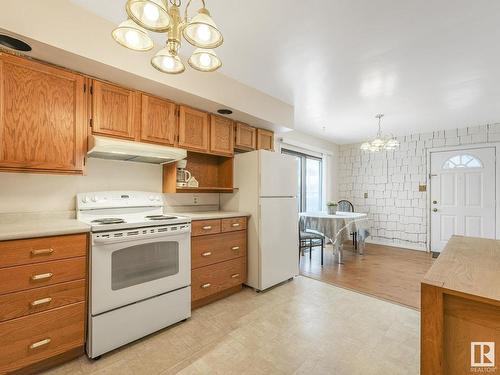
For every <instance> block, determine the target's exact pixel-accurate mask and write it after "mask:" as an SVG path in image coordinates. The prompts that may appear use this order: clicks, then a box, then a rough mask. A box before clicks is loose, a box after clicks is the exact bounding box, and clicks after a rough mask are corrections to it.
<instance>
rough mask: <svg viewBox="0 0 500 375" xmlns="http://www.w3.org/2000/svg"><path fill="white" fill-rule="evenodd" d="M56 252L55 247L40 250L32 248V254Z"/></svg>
mask: <svg viewBox="0 0 500 375" xmlns="http://www.w3.org/2000/svg"><path fill="white" fill-rule="evenodd" d="M53 252H54V249H38V250H31V255H33V256H37V255H50V254H52V253H53Z"/></svg>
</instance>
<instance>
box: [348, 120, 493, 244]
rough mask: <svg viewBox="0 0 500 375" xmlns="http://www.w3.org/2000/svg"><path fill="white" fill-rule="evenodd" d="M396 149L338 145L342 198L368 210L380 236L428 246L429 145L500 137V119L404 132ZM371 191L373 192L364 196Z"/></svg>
mask: <svg viewBox="0 0 500 375" xmlns="http://www.w3.org/2000/svg"><path fill="white" fill-rule="evenodd" d="M398 140H399V141H400V147H399V149H398V150H397V151H389V152H379V153H369V152H368V153H367V152H362V151H361V150H360V148H359V147H360V144H352V145H342V146H340V150H339V161H338V163H339V180H338V192H339V198H340V199H347V200H349V201H351V202H352V203H353V204H354V207H355V210H356V211H359V212H367V213H368V215H369V218H370V220H371V223H372V228H371V234H372V237H371V239H372V240H373V241H375V242H381V243H387V244H391V245H396V246H402V247H409V248H414V249H421V250H425V249H426V248H427V202H428V200H427V192H419V190H418V187H419V184H427V173H428V172H427V149H428V148H434V147H444V146H458V145H467V144H476V143H486V142H500V123H498V124H492V125H481V126H472V127H468V128H463V129H453V130H441V131H435V132H432V133H422V134H412V135H407V136H404V137H399V138H398ZM364 193H368V198H364Z"/></svg>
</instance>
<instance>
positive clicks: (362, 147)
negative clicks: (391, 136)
mask: <svg viewBox="0 0 500 375" xmlns="http://www.w3.org/2000/svg"><path fill="white" fill-rule="evenodd" d="M370 146H371V145H370V143H369V142H365V143H363V144H362V145H361V147H360V148H361V150H363V151H369V150H370Z"/></svg>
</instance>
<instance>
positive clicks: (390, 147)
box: [384, 138, 399, 150]
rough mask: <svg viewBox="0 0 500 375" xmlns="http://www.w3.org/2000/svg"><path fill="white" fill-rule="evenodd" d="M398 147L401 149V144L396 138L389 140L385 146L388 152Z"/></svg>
mask: <svg viewBox="0 0 500 375" xmlns="http://www.w3.org/2000/svg"><path fill="white" fill-rule="evenodd" d="M398 147H399V142H398V141H397V140H396V139H394V138H391V139H389V140H388V141H387V142H386V143H385V146H384V148H385V149H386V150H395V149H397V148H398Z"/></svg>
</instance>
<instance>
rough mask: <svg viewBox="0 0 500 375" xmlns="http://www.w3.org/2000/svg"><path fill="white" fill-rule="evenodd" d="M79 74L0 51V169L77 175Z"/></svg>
mask: <svg viewBox="0 0 500 375" xmlns="http://www.w3.org/2000/svg"><path fill="white" fill-rule="evenodd" d="M84 82H85V78H84V77H83V76H81V75H79V74H75V73H72V72H69V71H67V70H64V69H60V68H56V67H53V66H49V65H46V64H42V63H39V62H36V61H33V60H28V59H24V58H20V57H16V56H12V55H9V54H5V53H0V94H1V95H0V169H1V170H5V171H26V172H52V173H72V174H82V173H83V167H84V157H85V142H86V129H87V125H86V114H85V109H86V102H85V93H84V90H85V86H84Z"/></svg>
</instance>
